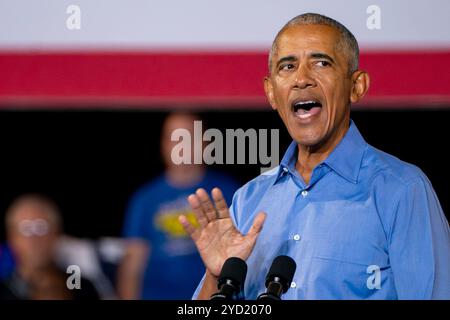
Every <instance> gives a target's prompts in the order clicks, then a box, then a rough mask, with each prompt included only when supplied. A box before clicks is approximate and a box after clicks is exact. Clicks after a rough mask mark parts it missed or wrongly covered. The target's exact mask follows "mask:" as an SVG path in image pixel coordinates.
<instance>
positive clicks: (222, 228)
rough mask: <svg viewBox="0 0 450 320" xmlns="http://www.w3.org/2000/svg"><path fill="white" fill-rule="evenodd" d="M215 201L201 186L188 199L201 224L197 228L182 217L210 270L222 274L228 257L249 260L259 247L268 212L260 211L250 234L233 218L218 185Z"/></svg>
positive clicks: (180, 218) (214, 193)
mask: <svg viewBox="0 0 450 320" xmlns="http://www.w3.org/2000/svg"><path fill="white" fill-rule="evenodd" d="M211 194H212V198H213V200H214V204H215V205H213V203H212V202H211V200H210V198H209V196H208V193H207V192H206V191H205V190H204V189H198V190H197V191H196V193H195V194H192V195H190V196H189V197H188V201H189V204H190V206H191V207H192V209H193V210H194V213H195V216H196V218H197V221H198V223H199V225H200V226H199V227H198V228H195V227H194V226H193V225H192V224H191V223H190V222H189V221H188V220H187V218H186V216H184V215H181V216H180V217H179V220H180V222H181V224H182V225H183V227H184V229H185V230H186V232H187V233H188V234H189V235H190V236H191V238H192V239H193V240H194V242H195V245H196V246H197V249H198V251H199V253H200V256H201V257H202V259H203V262H204V264H205V266H206V268H207V269H208V270H209V272H210V273H211V274H212V275H214V276H216V277H218V276H219V274H220V270H221V269H222V266H223V264H224V262H225V260H226V259H228V258H229V257H239V258H241V259H244V260H246V259H247V258H248V256H249V255H250V253H251V252H252V250H253V247H254V246H255V243H256V239H257V237H258V235H259V233H260V232H261V230H262V226H263V224H264V220H265V218H266V215H265V213H263V212H260V213H259V214H258V215H257V216H256V217H255V220H254V221H253V225H252V226H251V228H250V230H249V231H248V233H247V234H246V235H243V234H242V233H240V232H239V231H238V230H237V229H236V227H235V226H234V224H233V221H232V220H231V218H230V212H229V210H228V206H227V204H226V202H225V199H224V197H223V195H222V192H221V191H220V189H219V188H214V189H213V190H212V192H211Z"/></svg>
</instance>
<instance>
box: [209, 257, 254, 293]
mask: <svg viewBox="0 0 450 320" xmlns="http://www.w3.org/2000/svg"><path fill="white" fill-rule="evenodd" d="M246 275H247V264H246V263H245V261H244V260H242V259H240V258H237V257H231V258H228V259H227V260H226V261H225V263H224V264H223V267H222V270H221V271H220V276H219V281H218V282H217V288H218V289H219V292H216V293H215V294H213V295H212V296H211V298H210V300H231V299H232V298H233V295H234V294H238V293H239V292H240V291H241V289H242V287H243V285H244V281H245V276H246Z"/></svg>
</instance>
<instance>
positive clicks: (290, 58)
mask: <svg viewBox="0 0 450 320" xmlns="http://www.w3.org/2000/svg"><path fill="white" fill-rule="evenodd" d="M297 60H298V59H297V57H296V56H286V57H283V58H281V59H280V60H278V62H277V67H278V66H279V65H280V64H282V63H283V62H295V61H297Z"/></svg>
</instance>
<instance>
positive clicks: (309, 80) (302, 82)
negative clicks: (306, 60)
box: [294, 64, 316, 89]
mask: <svg viewBox="0 0 450 320" xmlns="http://www.w3.org/2000/svg"><path fill="white" fill-rule="evenodd" d="M315 86H316V82H315V80H314V78H313V77H312V75H311V70H310V69H309V67H308V66H307V65H305V64H301V65H299V67H298V69H297V72H296V73H295V79H294V88H298V89H306V88H308V87H315Z"/></svg>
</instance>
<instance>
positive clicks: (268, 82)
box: [264, 76, 277, 110]
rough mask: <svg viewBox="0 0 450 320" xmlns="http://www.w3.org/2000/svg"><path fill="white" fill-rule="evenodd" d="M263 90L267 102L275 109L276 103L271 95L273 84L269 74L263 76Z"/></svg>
mask: <svg viewBox="0 0 450 320" xmlns="http://www.w3.org/2000/svg"><path fill="white" fill-rule="evenodd" d="M264 91H265V92H266V97H267V100H269V103H270V105H271V106H272V109H274V110H276V109H277V105H276V103H275V99H274V96H273V85H272V80H271V79H270V76H265V77H264Z"/></svg>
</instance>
